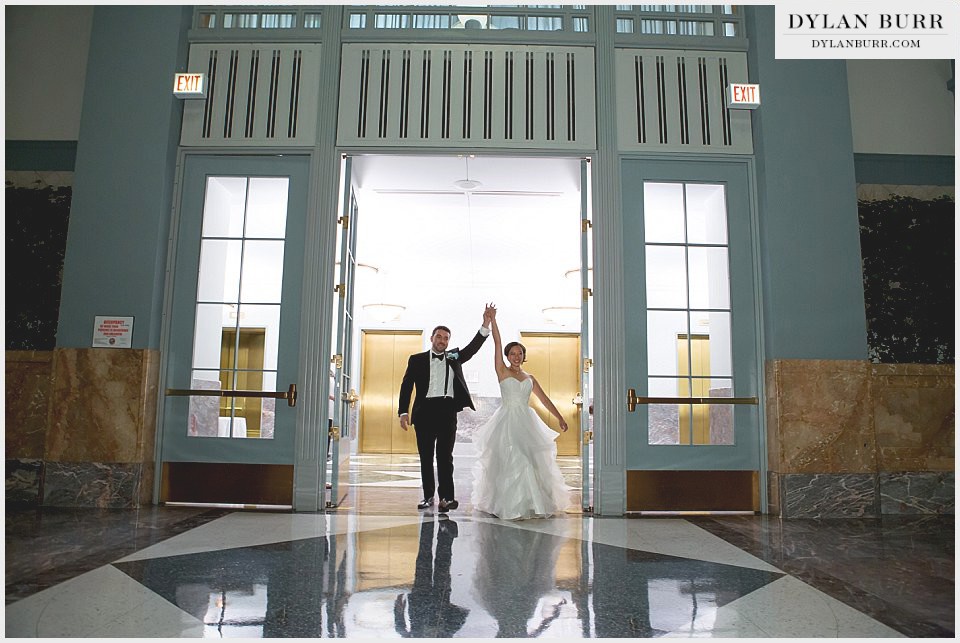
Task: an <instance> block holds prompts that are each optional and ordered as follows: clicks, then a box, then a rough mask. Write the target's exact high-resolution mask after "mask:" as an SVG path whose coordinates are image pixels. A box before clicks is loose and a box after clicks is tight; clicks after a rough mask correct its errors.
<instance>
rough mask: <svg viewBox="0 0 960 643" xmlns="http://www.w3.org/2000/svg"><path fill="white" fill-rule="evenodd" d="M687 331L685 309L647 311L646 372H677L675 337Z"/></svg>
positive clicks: (652, 373)
mask: <svg viewBox="0 0 960 643" xmlns="http://www.w3.org/2000/svg"><path fill="white" fill-rule="evenodd" d="M688 332H689V328H688V326H687V313H686V311H662V310H652V311H649V312H648V313H647V373H648V374H650V375H674V376H675V375H677V374H678V372H677V337H678V336H680V335H686V334H687V333H688ZM670 395H675V393H670Z"/></svg>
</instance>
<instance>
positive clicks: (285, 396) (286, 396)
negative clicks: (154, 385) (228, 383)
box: [167, 384, 297, 406]
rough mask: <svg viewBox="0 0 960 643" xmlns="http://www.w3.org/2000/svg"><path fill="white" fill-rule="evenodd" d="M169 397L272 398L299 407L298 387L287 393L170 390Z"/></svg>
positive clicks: (196, 389)
mask: <svg viewBox="0 0 960 643" xmlns="http://www.w3.org/2000/svg"><path fill="white" fill-rule="evenodd" d="M167 395H204V396H207V397H272V398H275V399H278V400H286V401H287V406H296V405H297V385H296V384H291V385H290V388H288V389H287V390H286V391H218V390H215V389H209V388H168V389H167Z"/></svg>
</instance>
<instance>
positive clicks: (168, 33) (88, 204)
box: [8, 6, 192, 348]
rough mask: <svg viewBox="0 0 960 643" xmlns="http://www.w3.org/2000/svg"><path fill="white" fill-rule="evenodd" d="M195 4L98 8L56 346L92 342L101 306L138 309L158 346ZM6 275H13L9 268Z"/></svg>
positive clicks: (138, 318)
mask: <svg viewBox="0 0 960 643" xmlns="http://www.w3.org/2000/svg"><path fill="white" fill-rule="evenodd" d="M191 10H192V8H191V7H185V6H143V7H134V6H97V7H96V9H95V10H94V17H93V30H92V33H91V42H90V54H89V64H88V67H87V78H86V84H85V86H84V96H83V113H82V115H81V119H80V137H79V141H78V143H77V153H76V167H75V174H74V184H73V205H72V208H71V211H70V226H69V230H68V234H67V249H66V255H65V257H64V267H63V290H62V296H61V302H60V319H59V324H58V328H57V346H58V347H62V348H83V347H89V346H91V343H92V338H93V322H94V317H95V316H97V315H117V316H133V317H134V318H135V322H134V334H133V347H134V348H159V346H160V321H161V320H160V317H161V309H162V304H163V287H164V276H165V275H164V273H165V268H166V254H167V237H168V231H169V222H170V212H171V203H172V192H173V183H174V178H175V172H174V170H175V164H176V150H177V143H178V140H179V133H180V121H181V115H182V110H183V107H182V105H181V102H180V101H179V100H178V99H176V98H174V97H173V95H172V91H171V87H172V82H173V74H174V73H175V72H176V71H182V70H183V69H185V66H186V57H187V44H186V33H187V29H188V27H189V24H190V16H191ZM8 278H9V276H8Z"/></svg>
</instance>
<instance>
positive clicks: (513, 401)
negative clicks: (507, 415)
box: [500, 377, 533, 406]
mask: <svg viewBox="0 0 960 643" xmlns="http://www.w3.org/2000/svg"><path fill="white" fill-rule="evenodd" d="M531 391H533V379H532V378H529V377H528V378H527V379H525V380H523V381H521V380H518V379H516V378H515V377H506V378H504V379H503V380H502V381H501V382H500V403H501V405H503V406H527V405H528V404H529V402H530V392H531Z"/></svg>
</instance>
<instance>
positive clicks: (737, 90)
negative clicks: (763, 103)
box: [733, 85, 757, 103]
mask: <svg viewBox="0 0 960 643" xmlns="http://www.w3.org/2000/svg"><path fill="white" fill-rule="evenodd" d="M733 100H734V102H736V103H755V102H757V88H756V87H753V86H752V85H747V86H743V85H734V86H733Z"/></svg>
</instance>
